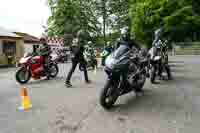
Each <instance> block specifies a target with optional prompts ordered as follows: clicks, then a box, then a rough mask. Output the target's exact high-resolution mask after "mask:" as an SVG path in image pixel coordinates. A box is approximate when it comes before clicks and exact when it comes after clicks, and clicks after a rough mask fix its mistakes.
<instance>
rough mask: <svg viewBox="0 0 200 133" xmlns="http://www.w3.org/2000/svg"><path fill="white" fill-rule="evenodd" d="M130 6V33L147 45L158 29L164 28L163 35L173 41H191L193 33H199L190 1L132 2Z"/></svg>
mask: <svg viewBox="0 0 200 133" xmlns="http://www.w3.org/2000/svg"><path fill="white" fill-rule="evenodd" d="M130 5H131V6H130V10H129V11H130V17H131V21H132V32H133V33H134V34H135V36H136V38H137V39H138V40H139V41H140V42H142V43H146V44H147V45H151V42H152V39H153V33H154V31H155V29H157V28H159V27H164V29H165V32H166V34H165V35H167V36H170V37H171V38H172V39H173V40H175V41H184V38H186V37H190V38H191V39H193V33H194V32H199V26H200V23H199V22H200V21H199V20H200V19H199V16H198V15H196V14H195V13H194V9H193V6H192V0H160V1H157V0H142V1H136V0H132V1H131V2H130Z"/></svg>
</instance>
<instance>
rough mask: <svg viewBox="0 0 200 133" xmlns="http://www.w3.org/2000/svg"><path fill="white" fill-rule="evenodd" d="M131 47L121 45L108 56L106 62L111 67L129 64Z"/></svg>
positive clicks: (115, 67)
mask: <svg viewBox="0 0 200 133" xmlns="http://www.w3.org/2000/svg"><path fill="white" fill-rule="evenodd" d="M129 51H130V49H129V47H127V46H124V45H122V46H120V47H119V48H118V49H117V50H116V51H114V52H113V53H112V54H111V55H109V56H108V57H107V58H106V61H105V64H106V66H107V67H109V68H110V69H122V68H124V66H127V63H128V61H129V58H128V56H129V55H128V54H129Z"/></svg>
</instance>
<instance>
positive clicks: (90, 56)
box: [79, 51, 98, 71]
mask: <svg viewBox="0 0 200 133" xmlns="http://www.w3.org/2000/svg"><path fill="white" fill-rule="evenodd" d="M83 55H84V58H85V61H86V68H87V69H88V70H90V69H92V70H94V69H95V68H97V66H98V63H97V59H96V56H95V53H94V52H93V51H85V52H84V53H83ZM79 70H80V71H83V70H84V67H83V65H82V64H80V65H79Z"/></svg>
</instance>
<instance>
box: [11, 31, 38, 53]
mask: <svg viewBox="0 0 200 133" xmlns="http://www.w3.org/2000/svg"><path fill="white" fill-rule="evenodd" d="M14 33H15V34H17V35H19V36H21V37H23V39H24V52H25V53H33V52H36V49H37V48H38V47H39V46H40V45H41V43H40V39H39V38H37V37H34V36H32V35H29V34H27V33H22V32H14Z"/></svg>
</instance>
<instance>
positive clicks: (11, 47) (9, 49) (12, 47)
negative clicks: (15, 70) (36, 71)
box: [3, 41, 16, 56]
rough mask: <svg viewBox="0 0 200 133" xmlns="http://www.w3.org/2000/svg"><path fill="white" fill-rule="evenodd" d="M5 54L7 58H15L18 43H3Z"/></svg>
mask: <svg viewBox="0 0 200 133" xmlns="http://www.w3.org/2000/svg"><path fill="white" fill-rule="evenodd" d="M3 53H4V54H5V55H6V56H14V55H15V54H16V42H14V41H3Z"/></svg>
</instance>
